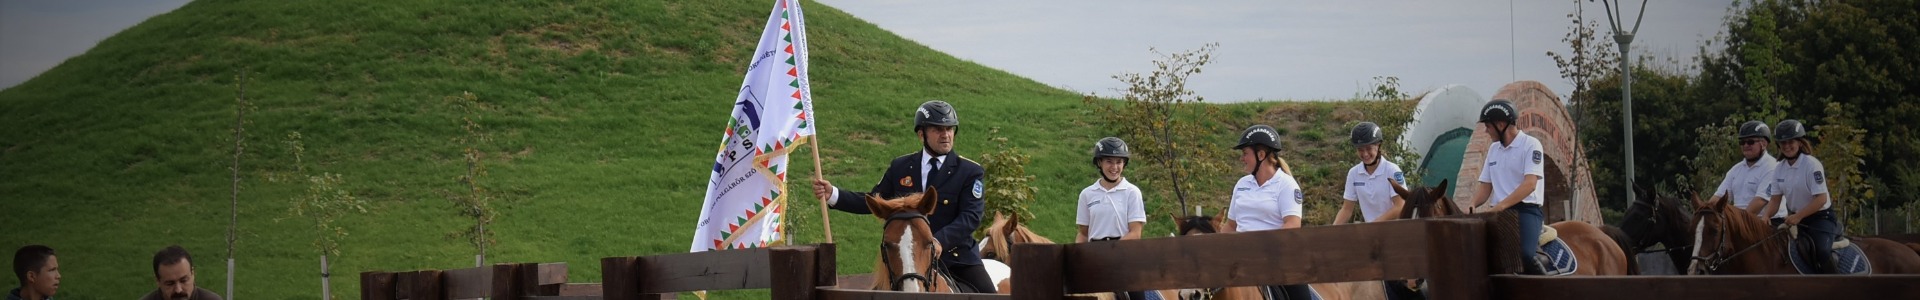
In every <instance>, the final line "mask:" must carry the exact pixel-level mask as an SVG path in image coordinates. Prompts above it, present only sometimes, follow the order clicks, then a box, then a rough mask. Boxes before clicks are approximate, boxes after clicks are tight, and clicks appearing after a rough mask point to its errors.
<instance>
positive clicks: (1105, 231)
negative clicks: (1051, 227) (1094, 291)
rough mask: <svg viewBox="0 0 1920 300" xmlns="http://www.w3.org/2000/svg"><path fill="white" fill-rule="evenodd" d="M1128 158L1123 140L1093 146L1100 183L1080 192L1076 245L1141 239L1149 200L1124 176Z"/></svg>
mask: <svg viewBox="0 0 1920 300" xmlns="http://www.w3.org/2000/svg"><path fill="white" fill-rule="evenodd" d="M1129 156H1131V154H1130V152H1129V151H1127V142H1126V141H1122V140H1120V138H1117V137H1106V138H1101V139H1100V141H1098V142H1095V143H1094V144H1093V166H1094V168H1095V169H1097V170H1098V171H1099V172H1100V181H1098V182H1094V183H1093V185H1089V186H1087V188H1085V189H1081V190H1080V203H1079V205H1078V208H1076V209H1075V213H1074V218H1073V223H1074V224H1077V225H1079V227H1080V230H1079V235H1077V236H1075V237H1074V241H1075V242H1080V243H1085V242H1088V241H1115V240H1137V239H1140V229H1141V228H1142V227H1145V226H1146V224H1147V210H1146V206H1145V205H1144V203H1143V202H1145V200H1146V197H1145V196H1143V194H1142V193H1141V192H1140V187H1138V186H1134V185H1133V183H1129V182H1127V178H1126V177H1125V176H1123V175H1122V172H1123V171H1125V170H1126V168H1127V160H1128V157H1129ZM1114 295H1115V296H1126V298H1117V299H1122V300H1124V299H1133V300H1140V299H1146V293H1144V292H1123V293H1114Z"/></svg>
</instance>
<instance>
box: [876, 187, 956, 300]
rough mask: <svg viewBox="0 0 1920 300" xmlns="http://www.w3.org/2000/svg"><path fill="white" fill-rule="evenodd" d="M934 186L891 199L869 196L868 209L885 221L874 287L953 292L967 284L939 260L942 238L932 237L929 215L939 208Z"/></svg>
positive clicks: (908, 290)
mask: <svg viewBox="0 0 1920 300" xmlns="http://www.w3.org/2000/svg"><path fill="white" fill-rule="evenodd" d="M938 195H940V193H938V192H936V191H935V190H934V189H933V187H927V191H926V192H925V193H921V194H912V195H907V196H904V197H900V198H895V199H891V200H881V199H880V197H878V196H868V197H867V209H868V210H871V211H872V212H873V216H874V217H877V218H880V220H882V221H885V223H884V226H885V227H884V229H882V230H881V231H880V232H881V234H880V259H877V260H875V261H874V267H873V270H874V271H875V276H873V280H874V282H873V289H876V290H893V291H902V292H939V293H950V292H954V291H955V290H954V287H956V286H964V284H957V283H955V282H952V280H951V278H952V277H951V276H947V272H946V271H945V269H946V267H945V266H944V264H941V263H940V250H941V249H940V241H939V240H936V239H934V237H933V229H932V228H933V227H932V226H931V225H928V224H927V216H928V215H932V214H933V210H934V208H937V207H939V203H940V201H939V199H936V198H937V197H939V196H938Z"/></svg>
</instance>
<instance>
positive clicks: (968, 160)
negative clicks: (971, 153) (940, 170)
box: [953, 154, 980, 165]
mask: <svg viewBox="0 0 1920 300" xmlns="http://www.w3.org/2000/svg"><path fill="white" fill-rule="evenodd" d="M953 156H956V157H960V160H964V161H967V162H969V163H973V164H975V165H979V164H980V163H979V162H974V161H973V159H972V158H967V157H966V156H964V155H959V154H954V155H953Z"/></svg>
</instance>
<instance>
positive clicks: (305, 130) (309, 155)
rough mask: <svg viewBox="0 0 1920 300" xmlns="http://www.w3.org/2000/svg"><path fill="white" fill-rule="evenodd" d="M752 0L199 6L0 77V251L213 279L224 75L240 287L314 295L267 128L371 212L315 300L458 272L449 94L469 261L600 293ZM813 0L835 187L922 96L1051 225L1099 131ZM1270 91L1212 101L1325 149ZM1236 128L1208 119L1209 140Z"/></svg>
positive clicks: (674, 202) (682, 231) (1324, 126)
mask: <svg viewBox="0 0 1920 300" xmlns="http://www.w3.org/2000/svg"><path fill="white" fill-rule="evenodd" d="M770 5H771V3H770V2H768V1H725V2H699V1H658V0H651V1H598V0H588V1H565V2H544V1H543V2H514V3H497V2H479V3H467V2H459V1H364V0H346V1H322V2H314V1H295V2H288V1H262V0H202V1H196V2H193V3H190V4H188V5H186V6H184V7H181V8H180V9H178V10H176V11H173V12H171V13H167V14H164V15H160V16H157V17H154V18H152V19H150V20H148V21H147V22H145V23H142V24H140V25H138V26H135V27H133V28H131V29H128V30H126V31H124V32H121V33H120V34H117V35H115V36H113V37H112V38H109V39H106V40H104V41H102V42H100V44H99V45H98V46H96V47H95V48H93V49H92V50H89V51H88V52H86V53H85V54H82V55H80V56H77V57H75V58H72V59H70V60H68V61H66V62H65V63H63V64H61V65H60V66H58V67H56V68H54V69H52V70H50V71H48V72H46V73H44V74H42V75H40V76H39V77H37V78H34V79H33V80H31V81H28V82H26V83H23V84H21V85H19V86H16V87H14V88H10V89H7V90H5V91H0V128H4V130H0V206H4V207H0V231H4V232H0V247H5V249H7V251H11V249H15V248H17V247H19V246H21V245H25V244H47V245H51V246H53V247H55V248H57V249H58V251H59V253H60V258H61V263H62V267H63V269H64V271H63V272H62V273H63V275H64V276H65V282H64V284H63V285H62V290H61V296H62V298H72V299H112V298H128V297H138V296H140V295H141V294H144V293H146V292H147V291H149V290H150V289H152V288H153V281H152V274H151V272H150V269H149V260H150V257H151V255H152V253H153V252H154V251H156V250H158V249H160V248H161V247H163V246H166V245H168V244H176V243H177V244H180V245H183V246H185V247H187V248H188V249H189V250H192V251H194V253H195V254H196V260H197V261H196V266H197V267H198V269H199V271H198V273H197V274H198V276H199V279H198V283H199V285H200V286H201V287H203V288H208V289H210V290H214V291H216V292H222V290H223V283H222V281H223V280H224V278H225V277H226V275H225V274H224V273H225V270H224V267H223V266H222V262H221V260H222V259H223V257H224V256H225V243H224V238H225V234H226V227H227V224H228V217H229V215H228V209H229V201H230V197H231V194H230V193H231V189H230V188H231V185H232V182H231V180H232V178H230V173H229V169H228V168H229V166H230V165H231V163H232V161H231V160H232V148H231V147H232V143H233V141H232V132H231V131H230V130H231V129H232V127H233V124H234V111H235V106H236V105H235V101H234V99H235V97H236V95H238V94H239V92H240V89H241V88H242V87H244V90H245V95H246V98H247V99H249V100H250V101H251V102H252V103H253V108H252V109H251V110H249V111H248V113H247V118H246V119H247V121H248V123H247V125H246V128H247V129H246V139H245V145H246V155H245V156H244V157H243V158H242V166H241V168H240V170H241V177H242V178H241V180H242V182H241V187H242V189H241V191H240V202H241V203H240V207H239V209H240V211H241V213H240V216H239V220H240V221H239V222H240V237H239V242H238V245H237V246H236V247H237V249H235V251H236V252H237V256H238V257H239V270H238V272H237V273H238V274H239V275H240V276H239V277H238V279H237V285H238V289H239V291H238V295H237V297H238V298H244V299H254V298H272V299H315V298H319V294H318V292H319V291H318V289H319V286H318V283H317V282H316V279H317V278H316V276H315V275H316V274H315V273H316V270H315V269H316V268H317V267H318V265H317V264H318V262H317V259H318V258H317V257H316V256H317V255H318V252H317V250H314V248H313V247H311V246H309V243H310V242H311V241H312V240H313V238H314V237H315V236H317V235H316V233H314V232H313V230H311V229H309V227H308V225H307V224H308V223H305V222H304V221H302V220H299V219H293V218H292V217H291V216H290V214H289V213H288V209H289V203H290V202H291V201H292V199H294V198H295V197H298V196H300V195H302V193H304V192H305V188H306V185H305V183H304V182H301V181H300V180H295V179H294V178H296V177H295V176H304V175H301V174H296V173H295V172H294V170H293V168H294V167H293V166H294V160H293V158H292V157H291V155H290V154H289V147H288V146H287V145H285V144H284V143H283V142H284V141H285V137H286V135H287V134H288V133H290V132H296V131H297V132H299V133H300V134H301V135H303V136H304V138H303V141H304V143H305V148H306V156H305V160H306V161H307V162H308V163H309V165H310V166H309V168H310V170H309V171H310V172H312V173H318V172H331V173H339V174H342V175H343V176H344V178H345V179H346V181H347V183H346V188H347V189H349V190H350V191H352V192H353V193H354V194H356V195H358V196H360V197H363V198H366V199H369V200H371V201H372V202H373V206H372V207H371V208H370V209H371V211H370V212H369V213H367V214H361V215H355V216H350V217H348V218H346V219H345V221H344V222H343V223H344V224H345V225H346V229H347V230H348V231H350V233H351V236H349V237H348V239H347V240H346V241H345V242H344V245H343V246H342V247H343V250H342V251H343V257H340V258H338V259H337V260H336V261H335V262H334V268H333V270H334V273H335V274H336V275H335V280H334V288H335V290H334V292H335V293H336V295H342V296H341V297H342V298H353V296H351V295H355V294H356V293H357V289H358V286H357V284H356V282H357V281H356V279H355V278H357V277H355V275H353V274H357V273H358V272H362V271H369V270H390V271H391V270H408V269H422V268H434V269H446V268H460V267H468V266H471V265H472V257H473V250H472V249H471V247H468V246H466V245H465V244H464V243H463V242H461V241H459V240H456V239H453V238H449V235H450V234H453V233H454V232H455V231H458V230H460V229H461V228H464V227H463V226H464V225H465V224H467V223H466V222H468V221H467V220H466V219H462V218H461V217H459V216H457V215H456V212H455V208H454V206H453V204H452V203H451V202H450V201H449V200H447V199H448V198H449V196H451V195H454V193H456V192H457V191H461V190H462V189H463V186H462V185H461V184H460V183H459V182H458V181H457V178H458V177H459V176H461V175H463V172H464V170H465V162H464V161H463V160H462V157H461V147H460V146H459V145H458V144H456V143H455V142H454V139H455V138H457V137H459V136H461V135H462V134H464V131H463V130H462V129H461V127H460V124H461V123H460V118H461V116H462V113H461V112H460V111H459V110H457V109H456V107H455V106H454V104H453V102H452V101H451V100H450V99H451V98H453V97H457V96H460V95H462V94H463V93H469V92H470V93H473V94H474V95H476V96H477V98H478V100H479V102H480V103H482V104H483V107H484V109H483V110H482V112H481V114H482V115H483V117H482V118H481V119H480V120H479V122H480V124H482V125H484V126H485V128H486V131H487V132H488V133H489V134H491V136H492V138H493V140H492V141H491V142H490V143H489V144H486V145H485V146H484V147H482V149H481V150H483V151H485V152H486V153H487V154H488V156H487V159H486V163H487V164H488V168H489V170H490V173H489V175H488V176H487V177H485V178H483V180H482V183H483V184H485V185H487V186H488V187H489V188H490V189H492V190H494V191H496V192H498V193H499V194H500V196H502V197H503V198H504V200H503V201H502V202H500V203H498V204H496V205H498V207H499V209H500V212H501V215H500V217H499V219H498V221H497V223H495V225H493V226H491V227H490V228H491V229H492V230H495V232H496V236H495V238H496V239H497V240H498V241H499V244H497V245H495V246H493V247H491V248H489V253H490V255H489V261H490V262H568V263H570V264H571V266H572V269H571V270H572V274H571V275H572V280H573V281H576V282H595V281H598V280H599V277H600V276H599V263H598V261H599V258H601V257H607V256H629V255H648V254H661V253H674V252H684V251H686V249H687V247H688V244H689V239H690V238H691V235H692V228H691V227H692V225H693V219H694V218H695V217H696V216H697V215H698V214H699V210H698V209H699V208H698V207H699V203H700V197H701V195H702V194H703V193H704V188H705V179H706V178H707V176H708V173H707V172H708V169H707V166H708V165H710V164H711V163H712V157H713V151H714V146H715V141H716V140H717V139H718V137H719V136H720V134H721V131H720V130H721V129H722V128H723V127H724V125H725V124H724V122H725V121H726V114H727V113H728V112H729V111H730V109H731V106H730V101H731V100H732V99H733V95H734V94H733V91H734V90H735V89H736V88H738V85H739V82H740V74H741V72H742V70H743V69H744V68H745V65H746V63H747V62H748V55H749V52H751V51H752V50H753V49H752V48H753V45H754V43H755V40H754V39H755V38H757V35H758V33H759V30H760V29H761V28H760V26H761V25H762V24H763V22H765V20H764V18H765V16H766V15H767V11H768V10H769V9H770ZM809 5H810V6H809V7H808V11H809V12H810V13H809V16H808V19H809V21H810V23H809V24H808V26H809V28H808V29H809V32H808V33H809V34H810V35H809V37H810V42H811V43H812V49H811V52H812V53H811V54H812V63H813V65H812V67H813V69H812V74H811V75H812V78H813V87H814V93H815V94H814V97H815V99H816V103H815V104H816V108H817V112H818V115H819V120H820V124H819V125H820V136H821V138H822V142H821V144H820V147H821V150H822V156H824V160H825V162H824V163H825V166H826V167H825V169H826V174H827V176H828V178H829V179H831V180H833V181H834V182H836V183H838V184H840V185H842V186H849V187H864V186H865V185H867V184H871V183H872V182H873V181H876V180H877V178H876V177H875V176H878V174H880V173H881V172H882V170H883V169H884V167H885V166H884V164H885V162H886V161H888V160H889V159H891V158H893V157H895V156H897V155H900V154H903V153H908V152H911V151H915V150H916V149H918V143H917V140H915V139H914V138H913V137H912V135H911V133H910V131H911V125H910V122H911V118H910V112H911V110H912V109H913V108H914V106H915V105H917V104H919V103H920V102H922V101H925V100H927V99H944V100H947V101H950V102H953V103H954V104H955V105H956V106H957V107H958V109H959V111H960V115H961V117H962V122H963V125H962V127H963V128H964V129H963V130H962V131H961V133H960V134H959V142H960V146H959V148H958V149H957V151H958V152H959V153H961V154H962V155H970V154H977V153H982V152H984V151H990V150H993V149H991V147H990V144H989V143H988V142H987V137H986V136H985V133H986V132H987V129H988V128H992V127H999V128H1001V131H1000V132H1001V134H1002V135H1004V136H1005V137H1007V138H1009V139H1010V140H1012V141H1013V145H1014V146H1018V147H1020V148H1022V149H1025V150H1026V151H1028V153H1029V154H1031V155H1033V161H1034V163H1033V165H1030V166H1029V169H1028V171H1029V173H1031V174H1034V175H1036V176H1037V177H1038V181H1037V185H1038V186H1039V187H1040V197H1039V198H1040V199H1039V201H1038V203H1037V204H1035V205H1034V206H1032V209H1033V210H1034V212H1035V213H1036V215H1037V218H1038V220H1034V221H1031V222H1030V224H1032V226H1034V227H1035V230H1037V231H1039V232H1041V233H1043V234H1045V235H1048V236H1050V237H1052V238H1053V239H1055V240H1061V241H1066V240H1070V239H1071V238H1072V232H1073V231H1072V229H1071V228H1072V227H1071V225H1072V219H1073V215H1072V214H1073V209H1072V204H1070V203H1073V199H1074V195H1075V194H1076V193H1077V191H1078V190H1079V189H1080V188H1081V187H1084V186H1085V185H1087V184H1089V183H1091V182H1092V181H1093V177H1094V175H1093V174H1092V173H1091V172H1090V170H1089V169H1088V168H1087V166H1086V165H1085V164H1084V162H1085V159H1086V158H1085V156H1086V151H1087V150H1086V149H1087V147H1089V146H1090V144H1091V143H1092V141H1093V140H1095V139H1096V138H1098V137H1099V136H1103V135H1106V134H1110V133H1106V132H1101V131H1100V130H1097V129H1095V128H1094V127H1093V125H1090V124H1093V123H1094V122H1095V121H1094V120H1093V119H1090V118H1088V117H1086V116H1085V115H1086V114H1087V113H1088V112H1089V111H1090V109H1089V108H1088V107H1086V105H1085V104H1083V103H1082V101H1081V98H1080V96H1079V95H1076V94H1075V93H1073V92H1068V91H1062V90H1058V89H1054V88H1050V87H1047V86H1046V85H1044V84H1041V83H1038V82H1034V81H1032V80H1029V79H1025V78H1020V77H1018V76H1014V75H1011V74H1008V73H1006V72H1003V71H999V70H994V69H991V68H987V67H983V66H980V65H977V64H974V63H971V62H966V61H963V60H960V59H956V58H954V57H952V56H949V55H946V54H943V53H939V52H937V51H934V50H932V49H929V48H927V47H925V46H923V45H920V44H917V43H914V42H912V41H909V40H906V39H903V38H901V37H899V36H896V35H894V34H892V33H889V32H886V31H884V30H881V29H880V28H878V27H876V26H875V25H873V24H870V23H867V22H864V21H861V20H859V19H856V18H854V17H852V16H849V15H847V14H846V13H844V12H841V11H838V10H834V9H832V8H830V7H827V6H824V5H819V4H817V3H809ZM243 72H246V73H247V74H249V75H248V76H247V77H246V79H245V80H244V82H243V81H242V80H239V79H238V76H239V75H241V74H242V73H243ZM1275 106H1276V105H1274V104H1271V103H1257V104H1238V105H1229V106H1227V108H1228V110H1229V111H1230V112H1232V113H1231V114H1230V115H1232V116H1234V117H1236V118H1247V120H1258V121H1261V122H1269V123H1276V124H1279V123H1298V124H1305V125H1292V126H1285V127H1288V128H1292V129H1294V130H1301V131H1299V132H1302V133H1306V132H1320V133H1319V134H1318V135H1317V137H1318V140H1321V141H1322V143H1318V144H1325V145H1327V147H1325V148H1326V149H1340V148H1333V147H1332V146H1336V145H1344V143H1334V142H1333V141H1340V139H1343V138H1344V132H1345V131H1344V130H1343V129H1340V128H1341V127H1343V126H1347V125H1348V124H1344V123H1342V122H1346V120H1338V121H1335V120H1330V119H1329V120H1326V121H1320V120H1319V118H1324V116H1327V114H1320V115H1314V114H1312V113H1300V114H1292V115H1287V114H1277V113H1272V112H1270V111H1269V110H1270V109H1273V111H1280V112H1284V111H1295V110H1312V111H1335V110H1340V109H1347V108H1339V105H1338V104H1303V105H1289V106H1282V107H1283V108H1282V109H1274V108H1272V107H1275ZM1335 115H1336V116H1337V114H1335ZM1363 115H1364V114H1363ZM1300 118H1305V119H1300ZM1228 123H1234V122H1228ZM1239 124H1244V123H1239ZM1303 126H1304V127H1306V129H1302V128H1303ZM1234 133H1235V132H1222V133H1221V139H1222V140H1223V141H1222V142H1221V143H1227V142H1230V141H1231V139H1232V135H1233V134H1234ZM1302 144H1305V145H1310V146H1306V147H1303V150H1301V151H1303V153H1307V154H1303V155H1320V156H1318V157H1327V158H1325V159H1326V160H1329V161H1327V162H1325V163H1324V164H1326V165H1327V166H1323V167H1313V168H1322V169H1332V170H1334V171H1332V172H1333V174H1339V173H1338V171H1339V170H1344V169H1345V167H1344V165H1348V164H1350V163H1347V162H1341V161H1338V160H1339V158H1340V157H1345V156H1342V155H1340V154H1338V153H1341V152H1338V151H1327V150H1317V149H1321V148H1322V147H1321V146H1320V145H1317V144H1316V143H1312V142H1303V143H1302ZM1223 151H1227V150H1225V149H1223ZM1314 153H1320V154H1314ZM1325 153H1335V154H1325ZM802 155H804V153H803V154H802ZM973 156H976V157H977V155H973ZM1346 160H1351V159H1350V158H1347V159H1346ZM1293 163H1294V165H1295V167H1296V168H1300V167H1302V165H1313V163H1308V162H1305V161H1303V160H1302V159H1298V158H1294V159H1293ZM795 165H796V166H798V168H796V169H795V170H792V172H793V173H794V174H796V175H798V174H811V173H813V169H812V165H811V163H809V162H808V161H806V160H799V161H797V163H796V164H795ZM1143 168H1150V167H1143ZM1137 171H1139V169H1136V172H1137ZM1315 172H1324V171H1315ZM1308 174H1315V173H1308ZM1222 176H1223V177H1228V176H1233V175H1232V174H1224V175H1222ZM796 178H804V177H798V176H796ZM1334 180H1337V179H1334ZM1329 185H1331V184H1329ZM794 188H795V189H796V190H797V191H805V189H806V188H805V187H804V186H803V185H794ZM1220 189H1222V190H1224V189H1226V187H1225V186H1222V187H1221V188H1220ZM1337 193H1338V191H1337V190H1334V192H1333V193H1331V195H1337ZM1333 197H1337V196H1333ZM792 201H793V202H794V204H795V205H796V206H795V207H794V208H793V210H794V213H792V214H791V215H795V216H801V215H807V216H811V218H807V217H799V218H798V219H800V220H809V221H810V220H811V219H817V214H816V213H813V212H815V211H817V210H816V209H817V207H815V206H810V205H809V202H808V201H811V200H810V199H805V198H794V199H793V200H792ZM1154 201H1158V200H1154ZM1335 208H1337V206H1336V207H1335ZM1326 214H1331V213H1330V212H1327V213H1326ZM833 220H834V224H835V226H834V228H835V230H834V232H835V233H836V238H837V239H838V242H840V243H842V244H849V245H855V246H844V247H842V248H841V249H845V250H847V251H849V252H848V253H843V254H841V255H840V257H841V258H842V259H841V261H840V269H841V270H842V272H843V273H864V272H867V271H868V269H869V268H871V266H872V262H871V258H870V257H869V256H870V255H863V254H860V253H861V252H860V251H859V250H857V249H868V248H865V247H861V246H858V245H869V244H872V243H876V242H877V241H878V237H877V236H876V235H875V232H874V231H875V228H874V227H876V226H878V222H877V221H876V220H874V219H872V218H871V217H867V216H858V215H850V214H845V213H834V215H833ZM1315 223H1325V221H1319V222H1315ZM806 226H812V227H815V228H817V227H818V225H806ZM802 228H805V226H803V227H802ZM1155 231H1157V232H1155V233H1150V235H1156V236H1157V235H1164V233H1165V232H1167V230H1166V229H1164V227H1159V226H1156V229H1155ZM796 234H797V235H799V237H798V238H799V240H798V242H801V243H809V242H816V241H818V240H819V239H820V236H819V234H818V232H817V231H807V230H801V231H796ZM0 282H11V281H0ZM746 297H751V296H746Z"/></svg>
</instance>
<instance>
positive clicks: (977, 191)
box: [973, 179, 987, 198]
mask: <svg viewBox="0 0 1920 300" xmlns="http://www.w3.org/2000/svg"><path fill="white" fill-rule="evenodd" d="M986 191H987V184H985V183H981V182H980V180H979V179H974V180H973V197H974V198H980V195H982V194H984V193H985V192H986Z"/></svg>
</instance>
